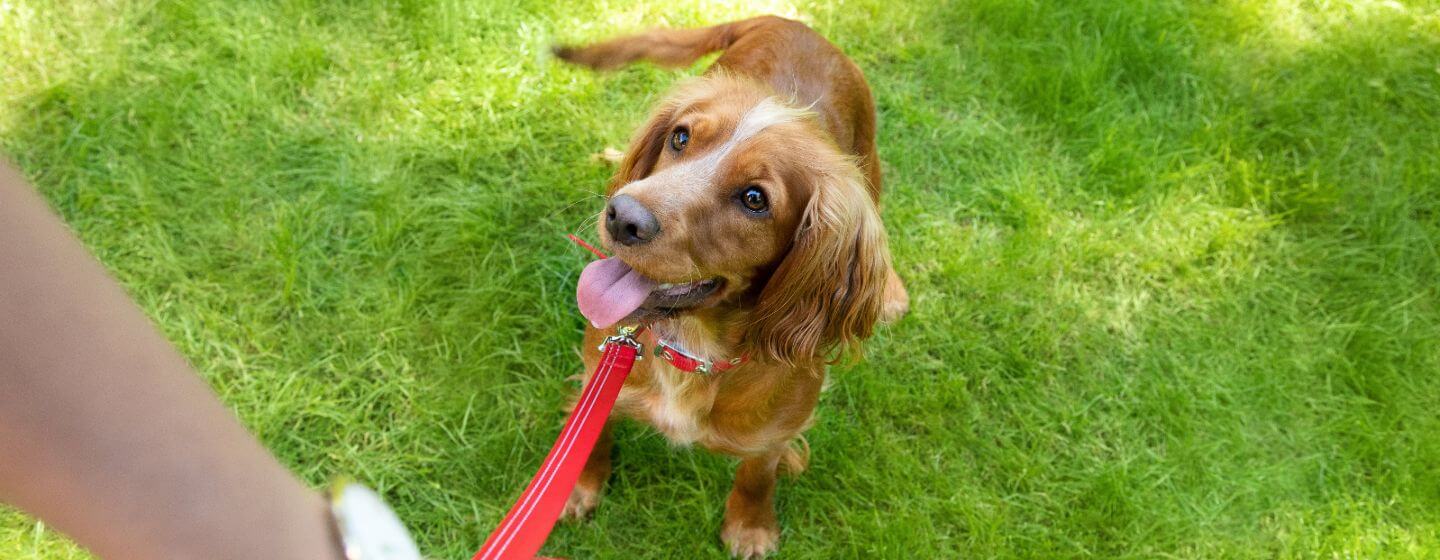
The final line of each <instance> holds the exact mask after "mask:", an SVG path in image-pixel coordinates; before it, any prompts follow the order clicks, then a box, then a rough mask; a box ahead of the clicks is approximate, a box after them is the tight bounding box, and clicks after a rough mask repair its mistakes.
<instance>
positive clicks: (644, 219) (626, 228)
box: [605, 194, 660, 246]
mask: <svg viewBox="0 0 1440 560" xmlns="http://www.w3.org/2000/svg"><path fill="white" fill-rule="evenodd" d="M605 229H606V230H607V231H609V232H610V239H613V240H615V241H616V242H617V243H619V244H621V245H626V246H629V245H641V244H644V243H647V242H649V241H650V240H651V239H654V238H655V236H656V235H659V234H660V221H659V220H656V219H655V215H654V214H651V213H650V210H649V209H647V208H645V205H643V204H640V201H638V200H635V198H634V197H632V196H630V195H628V194H622V195H620V196H617V197H615V198H611V199H610V204H609V205H607V206H606V207H605Z"/></svg>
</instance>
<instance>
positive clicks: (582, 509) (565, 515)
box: [560, 484, 600, 521]
mask: <svg viewBox="0 0 1440 560" xmlns="http://www.w3.org/2000/svg"><path fill="white" fill-rule="evenodd" d="M597 505H600V491H599V490H596V489H591V488H586V487H584V486H581V485H578V484H577V485H576V486H575V489H574V490H571V491H570V499H568V500H565V510H564V511H561V512H560V519H573V520H577V521H583V520H585V519H588V518H589V517H590V514H591V513H594V512H595V506H597Z"/></svg>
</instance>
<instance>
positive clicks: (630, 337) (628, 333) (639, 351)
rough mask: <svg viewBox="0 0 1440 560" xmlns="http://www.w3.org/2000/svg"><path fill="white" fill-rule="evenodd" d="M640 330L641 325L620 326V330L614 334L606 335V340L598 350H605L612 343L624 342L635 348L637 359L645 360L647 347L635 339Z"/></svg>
mask: <svg viewBox="0 0 1440 560" xmlns="http://www.w3.org/2000/svg"><path fill="white" fill-rule="evenodd" d="M639 331H640V327H638V326H627V327H620V330H619V331H618V332H617V333H616V334H615V335H614V336H609V337H606V338H605V342H601V343H600V347H599V348H598V350H600V351H601V352H604V351H605V347H606V346H609V345H611V344H624V345H626V346H629V347H631V348H634V349H635V359H636V360H643V359H645V352H644V350H645V347H644V346H642V345H641V344H640V341H638V340H635V333H637V332H639Z"/></svg>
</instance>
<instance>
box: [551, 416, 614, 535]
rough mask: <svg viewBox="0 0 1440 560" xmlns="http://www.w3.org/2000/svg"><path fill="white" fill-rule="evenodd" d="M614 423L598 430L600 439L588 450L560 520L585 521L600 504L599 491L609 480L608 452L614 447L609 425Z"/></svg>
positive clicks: (612, 421)
mask: <svg viewBox="0 0 1440 560" xmlns="http://www.w3.org/2000/svg"><path fill="white" fill-rule="evenodd" d="M614 423H615V421H614V420H610V421H608V422H605V427H604V428H602V429H601V430H600V439H598V440H596V441H595V448H594V449H591V450H590V457H589V458H588V459H586V460H585V469H584V470H582V471H580V481H579V482H576V483H575V489H574V490H571V491H570V499H569V500H566V501H565V511H564V512H562V513H561V514H560V518H561V519H585V518H586V517H589V516H590V513H591V512H594V511H595V506H596V505H599V504H600V489H601V488H602V487H604V486H605V480H606V479H608V478H610V450H611V448H612V447H614V445H615V442H614V440H613V439H611V437H610V425H611V424H614Z"/></svg>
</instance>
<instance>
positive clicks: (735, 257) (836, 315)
mask: <svg viewBox="0 0 1440 560" xmlns="http://www.w3.org/2000/svg"><path fill="white" fill-rule="evenodd" d="M764 91H765V90H764V89H762V88H761V87H760V86H757V85H755V84H751V83H747V82H744V81H741V80H737V79H733V78H727V77H723V76H715V77H707V78H702V79H698V80H695V81H692V82H690V83H687V84H685V85H683V86H681V87H680V88H679V90H678V91H677V92H676V93H675V94H674V95H672V96H671V97H670V98H669V99H667V100H666V101H665V102H663V103H662V104H661V106H660V107H659V108H658V109H657V110H656V111H655V114H654V115H653V116H652V117H651V118H650V120H649V122H648V123H647V124H646V125H645V126H644V127H643V128H642V129H641V130H640V131H639V132H638V134H637V135H636V137H635V139H634V140H633V141H632V142H631V145H630V147H629V150H628V151H627V152H626V154H625V158H624V160H623V161H622V163H621V164H620V166H619V169H618V170H617V172H616V175H615V179H614V180H613V181H612V183H611V185H610V187H609V189H608V201H607V204H606V206H605V208H604V210H603V211H602V214H601V215H600V227H599V229H600V238H601V240H602V242H603V244H604V245H605V246H606V247H607V248H609V249H610V250H611V251H612V252H613V253H614V257H615V258H612V259H609V260H610V261H615V262H609V263H604V264H597V265H592V267H591V268H592V269H594V270H592V269H587V271H586V273H585V274H583V275H582V278H581V288H580V296H581V297H580V299H581V302H580V303H581V309H582V311H586V315H587V316H589V317H590V318H591V320H592V322H595V323H597V324H601V326H604V324H606V323H615V322H618V321H620V320H622V319H625V318H629V319H632V320H633V319H642V320H644V319H656V318H663V317H670V316H676V315H681V314H685V313H692V312H695V311H697V310H701V309H706V308H711V307H716V306H733V307H740V308H745V309H747V310H748V311H749V313H748V315H747V317H748V318H747V321H748V324H747V325H744V327H745V343H746V345H747V346H748V347H749V350H750V351H751V352H754V353H755V354H757V355H759V356H760V357H763V358H768V359H771V360H774V361H779V362H788V363H793V362H795V361H797V360H802V359H808V358H812V357H816V356H822V355H825V354H827V353H828V352H829V351H830V350H832V349H834V348H836V347H842V346H844V347H849V346H853V345H854V344H855V343H858V342H859V340H861V339H863V338H865V337H867V336H869V334H870V332H871V329H872V327H873V326H874V323H875V322H876V320H877V319H878V317H879V314H880V309H881V296H882V294H883V292H884V288H885V281H886V275H887V272H888V270H889V266H890V263H889V252H888V250H887V248H886V242H885V231H884V228H883V227H882V225H881V222H880V217H879V214H878V212H877V209H876V207H875V203H874V201H873V200H872V198H871V196H870V194H869V192H868V190H867V188H866V185H865V180H864V178H863V176H862V174H861V172H860V170H859V169H858V168H857V167H856V164H855V161H854V159H853V158H851V157H849V156H847V155H846V154H844V153H843V152H842V151H841V150H840V149H838V148H837V147H836V146H835V144H834V141H833V140H831V138H830V136H829V135H828V134H826V133H825V132H824V130H823V129H822V128H821V127H820V124H819V122H818V121H817V117H816V116H815V115H814V114H812V113H809V112H807V111H805V110H803V109H800V108H796V107H793V106H791V105H789V104H787V103H785V102H783V101H781V100H779V99H777V98H776V97H773V96H767V95H765V94H764V93H763V92H764ZM616 259H618V261H617V260H616ZM587 291H588V293H587ZM587 299H588V300H589V301H587ZM587 307H589V309H587Z"/></svg>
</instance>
